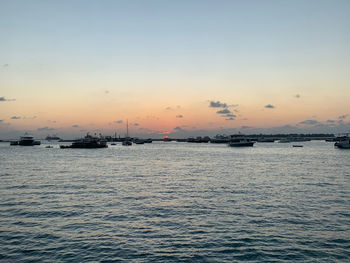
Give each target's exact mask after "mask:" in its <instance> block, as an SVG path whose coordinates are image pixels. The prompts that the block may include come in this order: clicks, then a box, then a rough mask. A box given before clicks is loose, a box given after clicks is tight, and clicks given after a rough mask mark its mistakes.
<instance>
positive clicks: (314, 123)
mask: <svg viewBox="0 0 350 263" xmlns="http://www.w3.org/2000/svg"><path fill="white" fill-rule="evenodd" d="M299 124H302V125H311V126H313V125H319V124H322V123H320V122H319V121H317V120H305V121H301V122H299Z"/></svg>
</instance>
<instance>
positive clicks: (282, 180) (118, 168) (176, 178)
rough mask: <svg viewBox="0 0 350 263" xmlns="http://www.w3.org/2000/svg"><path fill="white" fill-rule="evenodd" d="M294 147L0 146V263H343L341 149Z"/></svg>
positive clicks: (349, 253) (348, 202)
mask: <svg viewBox="0 0 350 263" xmlns="http://www.w3.org/2000/svg"><path fill="white" fill-rule="evenodd" d="M51 145H52V143H51ZM303 145H304V147H303V148H292V147H291V144H278V143H257V144H256V145H255V146H254V147H250V148H230V147H227V146H226V145H220V144H188V143H161V142H159V143H157V142H154V143H152V144H147V145H146V144H145V145H134V146H132V147H123V146H121V145H116V146H110V147H109V148H108V149H96V150H91V149H59V148H58V145H54V146H55V148H50V149H47V148H45V146H46V144H43V145H41V146H35V147H18V146H12V147H10V146H9V145H8V144H7V143H6V144H5V143H1V144H0V163H1V172H0V182H1V184H0V191H1V196H0V222H1V224H0V244H1V246H0V260H10V261H16V260H17V261H36V262H39V261H49V262H52V261H54V262H72V261H74V262H82V261H101V262H103V261H105V262H108V261H118V260H124V261H135V262H138V261H140V262H145V261H163V262H164V261H166V262H169V261H173V262H179V261H184V262H193V261H197V262H203V261H210V262H225V261H227V262H232V261H241V260H242V261H251V262H262V261H276V262H295V261H299V262H307V261H309V262H315V261H320V262H344V261H348V260H349V259H350V239H349V237H350V228H349V225H350V212H349V211H350V187H349V186H350V172H349V171H350V169H349V168H350V151H347V150H339V149H335V148H333V146H332V144H330V143H325V142H305V143H303Z"/></svg>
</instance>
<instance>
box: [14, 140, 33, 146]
mask: <svg viewBox="0 0 350 263" xmlns="http://www.w3.org/2000/svg"><path fill="white" fill-rule="evenodd" d="M18 145H21V146H34V145H35V144H34V141H20V142H19V143H18Z"/></svg>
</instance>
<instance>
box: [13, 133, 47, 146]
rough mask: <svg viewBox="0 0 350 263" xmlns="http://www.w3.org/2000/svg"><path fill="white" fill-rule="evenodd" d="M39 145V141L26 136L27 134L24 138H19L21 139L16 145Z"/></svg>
mask: <svg viewBox="0 0 350 263" xmlns="http://www.w3.org/2000/svg"><path fill="white" fill-rule="evenodd" d="M40 144H41V142H40V141H36V140H34V137H33V136H30V135H28V134H27V133H26V134H25V135H24V136H21V138H20V139H19V141H18V145H21V146H34V145H40ZM14 145H16V144H14Z"/></svg>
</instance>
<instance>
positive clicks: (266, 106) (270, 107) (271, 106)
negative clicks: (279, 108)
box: [265, 104, 275, 109]
mask: <svg viewBox="0 0 350 263" xmlns="http://www.w3.org/2000/svg"><path fill="white" fill-rule="evenodd" d="M265 108H266V109H274V108H275V106H273V105H271V104H267V105H265Z"/></svg>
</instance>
